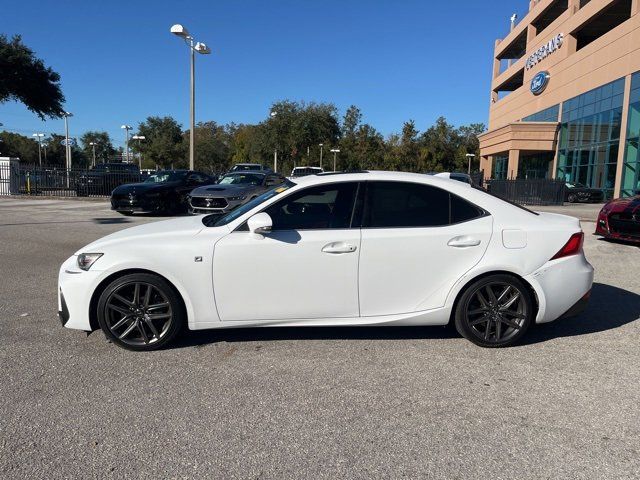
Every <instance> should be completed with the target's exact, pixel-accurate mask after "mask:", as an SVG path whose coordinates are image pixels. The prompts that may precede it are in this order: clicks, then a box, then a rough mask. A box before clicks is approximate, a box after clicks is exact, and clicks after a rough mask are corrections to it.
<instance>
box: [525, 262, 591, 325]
mask: <svg viewBox="0 0 640 480" xmlns="http://www.w3.org/2000/svg"><path fill="white" fill-rule="evenodd" d="M524 278H525V280H526V281H527V282H529V284H530V285H531V286H532V287H533V289H534V290H535V292H536V296H537V297H538V307H539V308H538V315H537V317H536V323H546V322H552V321H554V320H557V319H558V318H561V317H564V316H565V315H567V314H568V313H569V312H572V314H574V312H575V314H577V313H579V311H578V308H579V307H580V306H583V307H584V306H586V302H587V301H588V293H589V292H590V291H591V286H592V285H593V267H592V266H591V264H590V263H589V262H588V261H587V259H586V258H585V256H584V254H580V255H572V256H570V257H565V258H560V259H558V260H551V261H549V262H547V263H545V264H544V265H543V266H542V267H541V268H539V269H538V270H536V271H535V272H533V273H532V274H530V275H527V276H526V277H524ZM585 297H586V298H585ZM581 301H582V302H583V304H580V302H581ZM574 307H576V309H575V310H574Z"/></svg>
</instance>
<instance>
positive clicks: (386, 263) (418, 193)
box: [359, 182, 493, 317]
mask: <svg viewBox="0 0 640 480" xmlns="http://www.w3.org/2000/svg"><path fill="white" fill-rule="evenodd" d="M366 185H367V187H366V196H365V197H366V198H365V206H364V215H363V225H362V227H363V228H362V243H361V251H360V265H359V267H360V275H359V295H360V313H361V315H362V316H365V317H366V316H377V315H392V314H400V313H410V312H416V311H423V310H429V309H433V308H438V307H442V306H443V305H444V303H445V300H446V298H447V294H448V293H449V291H450V290H451V288H452V287H453V285H454V284H455V283H456V281H458V279H460V277H462V276H463V275H464V273H465V272H467V271H468V270H469V269H470V268H471V267H473V266H474V265H475V264H477V263H478V262H479V261H480V259H481V258H482V256H483V255H484V252H485V251H486V249H487V246H488V244H489V240H490V238H491V232H492V224H493V221H492V218H491V216H490V215H488V214H487V212H485V211H483V210H482V209H480V208H479V207H476V206H474V205H473V204H471V203H469V202H467V201H466V200H464V199H462V198H460V197H458V196H457V195H453V194H451V193H450V192H448V191H446V190H444V189H441V188H437V187H434V186H430V185H425V184H419V183H408V182H367V184H366Z"/></svg>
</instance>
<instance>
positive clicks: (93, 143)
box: [89, 142, 100, 167]
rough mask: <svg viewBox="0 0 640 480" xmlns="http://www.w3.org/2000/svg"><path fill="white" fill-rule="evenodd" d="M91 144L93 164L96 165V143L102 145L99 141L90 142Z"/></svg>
mask: <svg viewBox="0 0 640 480" xmlns="http://www.w3.org/2000/svg"><path fill="white" fill-rule="evenodd" d="M89 145H90V146H91V148H92V149H93V164H92V167H95V166H96V145H100V144H99V143H98V142H89Z"/></svg>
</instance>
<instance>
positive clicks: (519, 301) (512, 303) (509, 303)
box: [466, 282, 529, 344]
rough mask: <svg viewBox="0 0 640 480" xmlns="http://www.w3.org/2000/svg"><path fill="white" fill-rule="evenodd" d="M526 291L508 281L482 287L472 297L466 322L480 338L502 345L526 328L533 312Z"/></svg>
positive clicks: (467, 309) (468, 304)
mask: <svg viewBox="0 0 640 480" xmlns="http://www.w3.org/2000/svg"><path fill="white" fill-rule="evenodd" d="M527 309H528V307H527V302H526V300H525V294H524V293H523V292H522V291H521V290H520V289H519V288H518V287H516V286H514V285H512V284H509V283H505V282H492V283H488V284H484V285H482V286H480V287H478V288H477V289H476V290H475V291H473V292H472V294H471V295H470V297H469V302H468V303H467V308H466V321H467V325H468V326H469V330H470V332H471V333H472V334H473V335H474V336H475V337H477V338H478V339H479V340H481V341H483V342H487V343H492V344H498V343H503V342H507V341H509V340H510V339H511V338H513V337H515V336H516V335H518V333H519V332H520V330H521V329H522V328H523V327H524V325H525V321H526V319H527V315H528V314H529V312H528V310H527Z"/></svg>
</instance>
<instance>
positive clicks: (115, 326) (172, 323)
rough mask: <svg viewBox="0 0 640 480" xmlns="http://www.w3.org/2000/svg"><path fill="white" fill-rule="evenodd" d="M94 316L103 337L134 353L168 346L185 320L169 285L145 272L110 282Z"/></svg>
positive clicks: (176, 296) (178, 298) (101, 296)
mask: <svg viewBox="0 0 640 480" xmlns="http://www.w3.org/2000/svg"><path fill="white" fill-rule="evenodd" d="M149 288H150V290H149ZM148 292H149V293H148ZM151 302H153V303H151ZM97 314H98V323H99V324H100V328H101V329H102V331H103V332H104V334H105V335H106V337H107V338H108V339H109V340H111V341H112V342H113V343H115V344H117V345H118V346H120V347H122V348H125V349H127V350H133V351H150V350H157V349H160V348H163V347H165V346H167V345H168V344H170V343H171V341H172V340H174V339H175V338H176V336H177V335H178V334H179V333H180V332H181V330H182V329H183V327H184V325H185V324H186V317H187V315H186V313H185V311H184V307H183V303H182V301H181V299H180V297H179V295H178V293H177V292H176V291H175V290H174V289H173V288H172V286H171V285H169V283H168V282H167V281H166V280H164V279H163V278H161V277H159V276H158V275H153V274H148V273H133V274H130V275H125V276H122V277H120V278H117V279H116V280H114V281H113V282H111V283H110V284H109V285H108V286H107V288H105V289H104V291H103V292H102V294H101V295H100V299H99V301H98V311H97Z"/></svg>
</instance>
